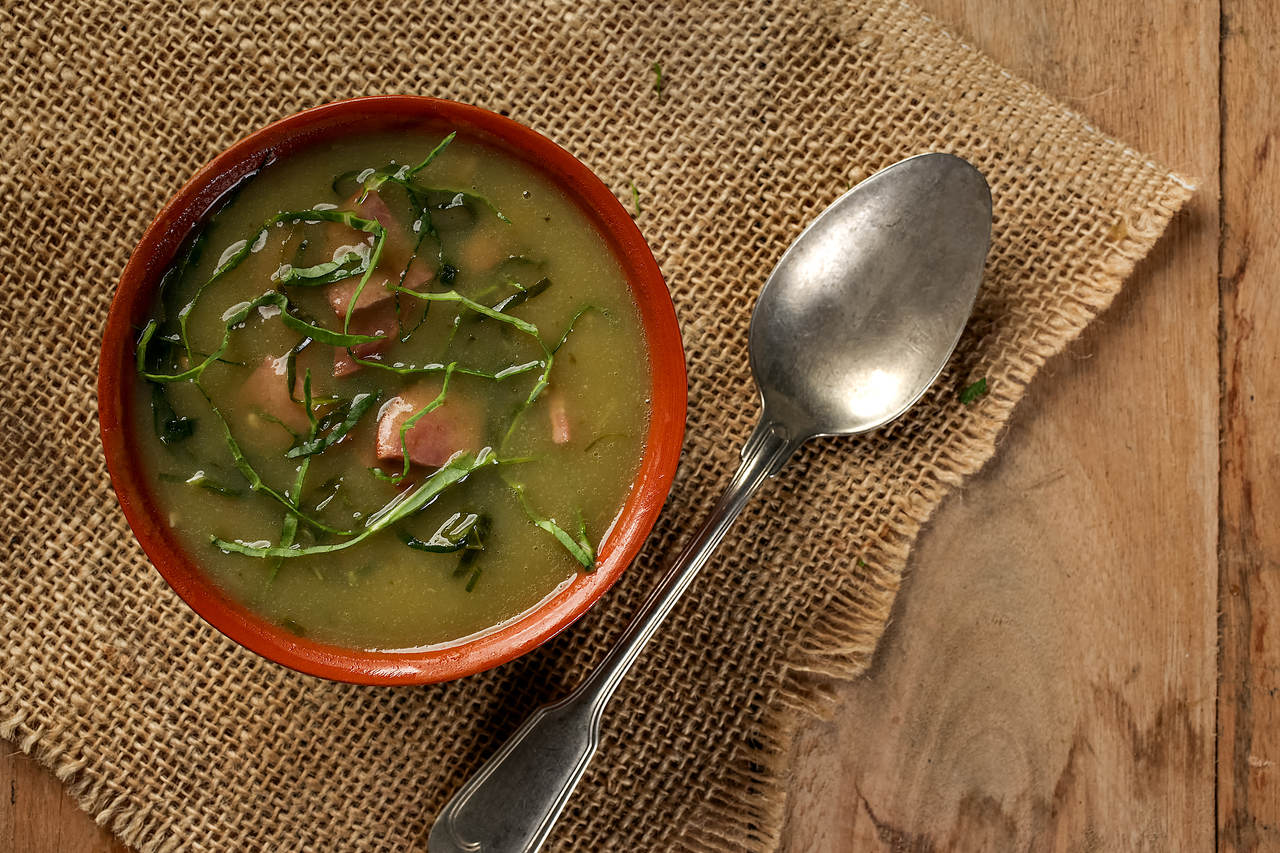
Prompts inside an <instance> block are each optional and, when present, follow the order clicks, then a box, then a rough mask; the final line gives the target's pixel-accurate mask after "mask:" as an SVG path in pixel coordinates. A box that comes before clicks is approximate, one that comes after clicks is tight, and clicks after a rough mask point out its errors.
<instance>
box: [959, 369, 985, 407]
mask: <svg viewBox="0 0 1280 853" xmlns="http://www.w3.org/2000/svg"><path fill="white" fill-rule="evenodd" d="M986 393H987V377H985V376H984V377H982V378H981V379H979V380H978V381H977V382H973V383H971V384H969V385H966V386H965V387H964V389H963V390H962V391H961V392H960V402H961V403H963V404H964V405H966V406H968V405H969V404H971V403H973V402H974V401H976V400H977V399H978V398H979V397H981V396H983V395H984V394H986Z"/></svg>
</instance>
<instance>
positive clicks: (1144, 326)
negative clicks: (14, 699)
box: [0, 0, 1280, 853]
mask: <svg viewBox="0 0 1280 853" xmlns="http://www.w3.org/2000/svg"><path fill="white" fill-rule="evenodd" d="M922 5H923V6H924V7H925V8H926V9H927V10H929V11H930V12H931V13H933V14H934V15H935V16H936V17H937V18H938V19H940V20H942V21H944V22H947V23H949V24H950V25H952V26H953V27H954V28H955V29H956V30H957V31H959V32H960V33H962V34H963V35H964V36H965V37H966V38H967V39H968V40H969V41H970V42H971V43H974V44H976V45H977V46H978V47H979V48H981V49H983V50H985V51H986V52H987V53H989V54H990V55H991V56H993V57H994V58H995V59H996V60H997V61H999V62H1001V63H1002V64H1004V65H1005V66H1006V67H1007V68H1009V69H1010V70H1012V71H1014V72H1016V73H1019V74H1021V75H1023V76H1025V77H1027V78H1028V79H1030V80H1032V81H1034V82H1036V83H1038V84H1039V85H1041V86H1043V87H1044V88H1045V89H1047V90H1048V91H1049V92H1051V93H1052V94H1054V95H1056V96H1057V97H1059V98H1060V99H1062V100H1064V101H1065V102H1066V103H1068V104H1070V105H1072V106H1073V107H1075V108H1077V109H1079V110H1080V111H1081V112H1083V113H1085V114H1086V115H1088V116H1090V117H1092V118H1093V119H1094V121H1095V123H1096V124H1097V125H1098V126H1100V127H1101V128H1102V129H1104V130H1105V131H1107V132H1110V133H1112V134H1115V135H1117V136H1119V137H1120V138H1122V139H1125V140H1126V141H1128V142H1130V143H1132V144H1134V145H1135V146H1136V147H1137V148H1139V149H1140V150H1144V151H1147V152H1149V153H1151V154H1152V155H1154V156H1155V157H1157V158H1159V159H1160V160H1162V161H1163V162H1164V163H1166V164H1168V165H1169V166H1171V167H1173V168H1175V169H1178V170H1179V171H1181V172H1183V173H1184V174H1188V175H1193V176H1196V177H1197V178H1199V179H1200V182H1201V183H1200V186H1201V190H1200V192H1199V194H1198V195H1197V196H1196V198H1195V200H1194V201H1193V202H1192V203H1191V205H1190V208H1189V209H1188V210H1187V211H1186V212H1184V213H1183V214H1182V215H1181V216H1179V217H1178V219H1177V220H1176V221H1175V223H1174V224H1173V226H1172V227H1171V229H1170V231H1169V233H1168V234H1167V235H1166V236H1165V237H1164V239H1163V240H1162V241H1161V243H1160V245H1159V247H1158V248H1157V249H1156V250H1155V252H1154V254H1153V255H1152V256H1151V257H1150V258H1149V259H1148V260H1147V261H1146V262H1144V263H1143V264H1142V265H1141V266H1140V268H1139V269H1138V271H1137V272H1136V273H1135V275H1134V276H1133V278H1132V280H1131V281H1130V282H1129V284H1128V285H1127V286H1126V288H1125V290H1124V292H1123V293H1122V294H1121V295H1120V297H1119V298H1118V299H1117V300H1116V303H1115V305H1114V306H1113V307H1112V308H1111V309H1110V311H1108V312H1107V313H1106V314H1105V315H1104V316H1103V317H1102V318H1101V319H1100V320H1099V321H1098V322H1097V323H1095V324H1094V325H1093V326H1092V327H1091V328H1090V329H1089V330H1088V331H1087V332H1086V333H1085V334H1084V336H1083V337H1082V338H1081V339H1080V340H1079V341H1078V342H1077V343H1076V344H1075V345H1074V346H1072V347H1071V349H1070V351H1069V352H1068V353H1066V354H1065V355H1063V356H1061V357H1059V358H1058V359H1056V360H1054V361H1053V362H1052V363H1050V364H1049V365H1048V366H1047V367H1046V369H1045V370H1044V371H1043V375H1042V377H1041V378H1040V379H1039V380H1038V381H1037V382H1036V384H1035V385H1034V388H1033V390H1032V391H1031V393H1030V395H1029V397H1028V398H1027V400H1026V401H1025V402H1024V403H1023V404H1022V405H1021V406H1020V407H1019V408H1018V410H1017V412H1016V413H1015V415H1014V419H1013V422H1012V424H1011V425H1010V427H1009V429H1008V431H1007V433H1006V435H1005V436H1004V438H1003V440H1002V447H1001V450H1000V453H999V455H998V457H997V458H996V460H995V461H993V462H992V463H991V464H990V465H989V466H988V467H987V469H986V470H985V471H984V472H982V474H980V475H979V476H977V477H975V478H974V479H973V480H972V481H970V483H969V484H968V485H967V486H966V487H965V488H964V489H963V490H962V491H961V492H960V493H959V494H957V495H955V496H953V497H952V498H951V499H949V500H948V501H947V502H946V504H945V505H944V507H943V509H942V510H941V512H939V514H938V516H937V517H936V519H935V520H934V522H933V523H932V525H931V526H930V528H929V529H928V530H927V531H926V532H925V534H924V535H923V536H922V538H921V540H920V542H919V545H918V547H917V549H916V551H915V553H914V556H913V558H912V561H911V566H910V573H909V576H908V580H907V582H906V584H905V586H904V588H903V591H902V595H901V597H900V599H899V602H898V608H897V611H896V613H895V615H894V619H893V624H892V625H891V627H890V630H889V633H888V635H887V636H886V638H885V641H884V642H883V644H882V646H881V648H880V651H879V653H878V654H877V657H876V660H875V663H874V665H873V667H872V670H871V672H870V673H869V674H868V676H867V677H866V678H864V679H862V680H860V681H859V682H857V683H855V684H851V685H847V686H845V687H843V688H841V696H842V700H841V702H840V705H839V708H838V710H837V711H836V713H835V715H834V717H833V718H832V719H831V720H830V721H826V722H819V723H814V724H812V725H809V726H808V727H806V728H805V730H804V731H803V733H802V735H801V737H800V739H799V741H798V743H797V745H796V749H797V762H796V769H795V773H794V777H793V779H792V781H791V790H792V797H791V799H790V802H789V808H788V816H787V825H786V833H785V843H784V848H785V849H786V850H787V851H846V850H874V849H884V850H894V851H899V850H933V849H941V850H945V849H966V850H1014V849H1036V850H1041V849H1061V850H1072V851H1075V850H1081V851H1093V850H1099V851H1111V850H1151V851H1176V850H1206V849H1208V848H1210V847H1211V846H1213V845H1215V843H1216V844H1217V845H1218V846H1220V847H1223V848H1226V849H1232V850H1255V849H1267V848H1269V849H1280V794H1277V791H1276V786H1277V783H1278V782H1280V776H1278V774H1280V766H1278V764H1280V698H1278V696H1277V689H1278V688H1280V642H1277V640H1276V636H1275V631H1274V629H1272V628H1271V626H1270V617H1271V609H1272V605H1273V603H1275V602H1276V601H1277V599H1278V598H1280V572H1277V569H1280V524H1277V520H1278V519H1277V517H1276V516H1277V514H1278V513H1280V465H1277V461H1278V460H1277V456H1280V430H1277V429H1276V428H1275V426H1274V425H1273V421H1274V419H1275V418H1276V417H1277V416H1280V298H1274V297H1273V294H1274V296H1275V297H1280V285H1277V284H1276V283H1274V280H1275V279H1277V278H1280V251H1277V250H1276V249H1275V248H1273V247H1274V245H1275V243H1276V241H1277V234H1276V231H1277V225H1280V150H1277V151H1276V152H1274V154H1273V152H1272V143H1273V141H1275V140H1274V137H1275V135H1276V131H1277V129H1278V128H1280V100H1278V99H1277V98H1276V96H1275V95H1274V94H1273V92H1272V90H1271V85H1272V84H1273V83H1278V82H1280V70H1278V69H1280V48H1277V42H1278V41H1280V4H1277V3H1275V2H1274V0H1222V4H1221V5H1222V8H1221V9H1219V8H1218V6H1217V4H1215V3H1212V2H1209V3H1198V2H1195V0H1157V2H1152V3H1135V2H1125V0H1075V2H1074V3H1071V4H1068V3H1060V2H1049V0H1039V2H1029V0H923V3H922ZM1219 190H1221V191H1219ZM12 753H16V747H12V748H10V749H7V750H0V792H5V793H6V794H7V795H6V796H0V850H21V851H74V853H80V851H102V850H123V849H124V848H122V847H121V846H119V845H118V844H115V843H114V842H113V841H112V839H111V838H110V836H109V834H108V833H106V832H105V831H104V830H102V829H99V828H98V827H96V826H95V825H94V824H93V823H92V821H91V820H90V819H89V818H88V817H87V816H86V815H84V814H83V813H81V812H80V811H79V810H78V809H77V808H76V806H75V805H74V804H73V803H72V802H71V801H70V799H69V798H68V797H67V796H66V794H65V793H64V792H63V790H62V789H61V787H60V785H59V784H58V782H57V781H56V780H55V779H54V778H53V777H52V776H51V775H49V774H48V773H47V772H46V771H44V770H42V769H41V768H39V767H38V766H36V765H35V764H34V763H33V762H31V761H30V760H28V759H26V758H25V757H21V756H18V755H15V754H12Z"/></svg>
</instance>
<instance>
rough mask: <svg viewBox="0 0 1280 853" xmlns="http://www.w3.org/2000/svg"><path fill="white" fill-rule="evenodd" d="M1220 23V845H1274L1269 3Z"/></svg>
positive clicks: (1239, 10) (1276, 55) (1277, 595)
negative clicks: (1221, 24) (1221, 130)
mask: <svg viewBox="0 0 1280 853" xmlns="http://www.w3.org/2000/svg"><path fill="white" fill-rule="evenodd" d="M1223 23H1224V26H1223V29H1222V38H1223V42H1222V57H1223V63H1222V92H1223V106H1224V108H1223V127H1224V130H1225V133H1224V140H1225V141H1224V145H1223V152H1222V155H1223V156H1222V181H1223V205H1222V213H1223V240H1222V276H1221V279H1220V289H1221V296H1222V368H1223V376H1222V423H1221V429H1222V504H1221V509H1222V531H1221V540H1220V545H1221V549H1220V558H1221V561H1222V563H1221V575H1220V577H1221V584H1222V657H1221V664H1222V669H1221V675H1220V679H1219V699H1218V716H1219V721H1220V730H1219V734H1220V739H1219V742H1218V774H1219V775H1218V804H1219V811H1218V821H1219V827H1220V835H1219V840H1220V842H1221V846H1222V848H1223V849H1225V850H1265V849H1270V850H1275V849H1280V792H1277V785H1278V784H1280V767H1278V766H1277V764H1278V763H1280V695H1278V694H1280V638H1278V637H1277V634H1276V625H1275V622H1276V620H1277V618H1278V617H1277V616H1276V613H1277V607H1278V606H1280V573H1278V572H1277V571H1276V570H1277V569H1280V525H1277V523H1276V521H1277V520H1276V509H1277V507H1280V464H1278V463H1280V459H1278V458H1277V457H1278V456H1280V442H1277V439H1276V436H1277V431H1276V422H1277V416H1278V415H1280V375H1277V370H1276V368H1277V366H1280V365H1277V355H1280V344H1278V343H1277V342H1278V341H1280V300H1277V299H1276V295H1277V293H1276V287H1277V281H1280V249H1277V247H1276V232H1277V226H1280V211H1278V210H1277V207H1276V188H1277V187H1280V150H1276V151H1273V150H1272V147H1273V145H1276V143H1277V139H1276V135H1277V132H1278V131H1280V105H1277V104H1276V101H1275V96H1274V94H1273V92H1272V86H1273V85H1274V73H1273V74H1271V75H1265V74H1262V73H1259V72H1260V70H1261V69H1269V70H1272V71H1273V72H1274V69H1276V68H1277V67H1280V64H1278V63H1280V48H1278V47H1277V43H1276V36H1277V34H1278V33H1280V8H1278V7H1277V5H1276V4H1275V3H1274V2H1272V0H1233V2H1229V3H1227V4H1226V6H1225V15H1224V17H1223Z"/></svg>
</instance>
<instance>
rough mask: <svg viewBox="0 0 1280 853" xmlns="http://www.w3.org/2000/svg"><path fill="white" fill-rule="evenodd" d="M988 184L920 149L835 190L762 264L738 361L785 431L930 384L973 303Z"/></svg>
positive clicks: (828, 428)
mask: <svg viewBox="0 0 1280 853" xmlns="http://www.w3.org/2000/svg"><path fill="white" fill-rule="evenodd" d="M990 237H991V192H990V190H989V189H988V188H987V182H986V181H985V180H984V179H983V177H982V174H981V173H979V172H978V170H977V169H975V168H974V167H973V166H971V165H969V163H968V162H966V161H965V160H962V159H960V158H959V157H956V156H954V155H951V154H921V155H918V156H916V157H912V158H910V159H908V160H903V161H901V162H899V163H896V164H894V165H892V166H890V167H889V168H887V169H885V170H883V171H881V172H877V173H876V174H875V175H873V176H872V177H870V178H868V179H867V180H866V181H863V182H862V183H861V184H859V185H858V186H856V187H855V188H853V189H852V190H850V191H849V192H847V193H845V194H844V195H843V196H841V197H840V198H839V199H837V200H836V201H835V203H833V204H832V205H831V206H830V207H828V208H827V209H826V210H825V211H823V212H822V214H821V215H819V216H818V218H817V219H815V220H814V221H813V223H812V224H810V225H809V227H808V228H806V229H805V230H804V232H803V233H802V234H801V235H800V236H799V237H798V238H797V239H796V241H795V242H794V243H793V244H792V245H791V247H790V248H789V249H787V251H786V253H785V254H783V256H782V259H781V260H779V261H778V265H777V266H776V267H774V270H773V273H772V274H770V276H769V280H768V281H767V282H766V283H765V286H764V289H763V290H762V291H761V292H760V297H759V299H758V300H757V301H756V307H755V311H754V312H753V313H752V315H751V333H750V351H751V372H752V374H753V375H754V376H755V380H756V385H757V386H758V387H759V388H760V393H761V396H762V397H763V398H764V407H765V411H766V412H767V417H766V419H767V420H771V421H772V422H773V423H774V424H775V426H777V427H781V428H783V430H784V431H785V432H786V433H787V435H788V437H790V438H798V439H800V440H804V439H807V438H811V437H813V436H818V435H849V434H853V433H860V432H866V431H867V430H872V429H875V428H876V427H880V426H883V425H884V424H886V423H888V422H889V421H891V420H893V419H894V418H896V417H898V416H899V415H901V414H902V413H903V412H905V411H906V410H907V409H908V408H910V407H911V405H912V404H913V403H915V401H916V400H918V399H919V398H920V395H922V394H923V393H924V392H925V390H926V389H928V388H929V386H930V385H932V384H933V381H934V379H936V378H937V376H938V373H940V372H941V371H942V368H943V367H944V366H945V365H946V362H947V358H948V356H950V354H951V352H952V350H954V349H955V346H956V343H957V342H958V341H959V340H960V335H961V333H962V332H963V331H964V327H965V323H966V321H967V320H968V318H969V314H970V312H971V311H972V310H973V302H974V299H975V298H976V297H977V295H978V285H979V283H980V282H981V280H982V265H983V260H984V259H985V257H986V254H987V245H988V242H989V241H990Z"/></svg>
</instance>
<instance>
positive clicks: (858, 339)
mask: <svg viewBox="0 0 1280 853" xmlns="http://www.w3.org/2000/svg"><path fill="white" fill-rule="evenodd" d="M990 233H991V192H990V190H989V189H988V188H987V183H986V181H985V180H984V179H983V177H982V175H981V174H979V172H978V171H977V170H976V169H974V168H973V167H972V166H970V165H969V164H968V163H966V162H965V161H964V160H961V159H960V158H959V157H954V156H952V155H950V154H922V155H920V156H918V157H912V158H911V159H909V160H904V161H902V162H901V163H897V164H895V165H893V166H890V167H889V168H887V169H885V170H884V171H882V172H878V173H877V174H875V175H873V176H872V177H870V178H868V179H867V180H866V181H863V182H862V183H861V184H859V185H858V186H856V187H854V188H853V189H852V190H850V191H849V192H848V193H846V194H845V195H844V196H842V197H841V198H840V199H839V200H838V201H836V202H835V203H834V204H833V205H831V207H829V208H827V210H825V211H824V212H823V213H822V214H821V215H820V216H819V217H818V218H817V219H816V220H815V221H814V222H813V224H812V225H810V226H809V227H808V228H807V229H806V230H805V231H804V232H803V233H802V234H801V235H800V236H799V237H798V238H797V239H796V241H795V243H793V244H792V246H791V248H790V249H788V250H787V252H786V253H785V254H784V255H783V256H782V260H781V261H779V262H778V266H777V268H775V269H774V271H773V273H772V274H771V275H770V276H769V280H768V282H767V283H766V284H765V286H764V289H763V291H762V292H761V294H760V298H759V300H758V301H757V303H756V308H755V312H754V313H753V314H752V317H751V332H750V344H751V347H750V349H751V371H752V373H753V374H754V376H755V378H756V384H757V385H758V386H759V388H760V393H761V397H762V399H763V411H762V412H761V415H760V421H759V423H757V424H756V428H755V430H754V431H753V432H752V434H751V436H750V438H748V439H747V443H746V445H745V446H744V447H743V449H742V463H741V464H740V465H739V466H738V470H737V472H736V473H735V474H734V475H733V479H732V480H730V481H729V485H728V487H727V488H726V489H725V492H724V495H723V496H721V498H720V500H719V502H718V503H717V504H716V506H715V508H714V509H713V510H712V511H711V515H710V517H709V518H708V519H707V520H706V521H705V522H703V524H702V526H701V527H700V528H699V529H698V531H697V532H696V533H695V534H694V535H693V538H692V539H691V540H690V541H689V543H688V544H687V545H686V546H685V547H684V550H683V551H681V553H680V556H679V557H677V558H676V561H675V563H674V564H673V565H672V566H671V568H670V569H669V570H668V571H667V573H666V575H665V576H664V577H663V579H662V580H661V581H660V582H659V584H658V587H657V588H656V589H655V590H654V591H653V593H652V594H651V595H650V596H649V598H648V599H646V600H645V603H644V604H643V605H641V606H640V610H639V611H638V612H637V613H636V615H635V617H634V618H633V619H632V621H631V623H630V624H629V625H628V626H627V629H626V631H624V632H623V634H622V637H621V638H620V639H619V640H618V643H617V645H615V646H614V647H613V648H612V649H611V650H610V651H609V654H608V655H607V656H606V657H605V659H604V660H603V661H602V662H601V663H600V665H599V666H598V667H596V669H595V670H593V671H592V672H591V674H590V675H588V676H587V677H586V678H585V679H584V680H583V682H582V683H581V684H579V685H578V687H577V688H576V689H575V690H574V691H573V692H572V693H570V694H569V695H568V696H566V697H565V698H563V699H561V700H560V701H558V702H555V703H554V704H551V705H545V706H543V707H542V708H539V709H538V710H537V711H535V712H534V713H533V715H532V716H531V717H530V718H529V719H528V720H527V721H525V723H524V725H522V726H521V727H520V728H519V729H518V730H517V731H516V733H515V734H514V735H512V736H511V738H510V739H509V740H508V741H507V742H506V743H505V744H504V745H503V746H502V748H501V749H500V750H498V752H497V753H496V754H495V755H494V756H493V757H492V758H490V759H489V760H488V762H486V763H485V765H484V766H483V767H481V768H480V770H479V771H478V772H477V773H476V775H475V776H472V777H471V779H470V780H468V781H467V783H466V784H465V785H463V786H462V788H461V789H460V790H459V791H458V793H456V794H455V795H454V796H453V799H452V800H450V801H449V802H448V804H446V805H445V807H444V810H443V811H442V812H441V813H440V815H439V817H438V818H437V819H436V822H435V824H434V825H433V826H432V827H431V836H430V838H429V839H428V847H429V849H430V850H431V851H432V853H464V851H466V853H477V851H482V852H483V853H533V851H536V850H537V849H538V848H539V847H541V846H542V842H543V841H544V840H545V839H546V837H547V835H548V834H549V833H550V832H551V827H552V826H553V825H554V824H555V821H556V818H557V817H559V815H560V813H561V812H562V811H563V810H564V807H565V805H566V804H567V803H568V801H569V796H570V795H571V794H572V793H573V789H574V787H575V786H576V785H577V784H578V780H579V779H581V778H582V774H583V771H585V770H586V767H587V763H588V762H589V761H590V760H591V756H592V755H593V754H594V753H595V750H596V746H597V745H598V744H599V742H600V719H601V717H602V715H603V714H604V708H605V705H606V704H607V703H608V701H609V699H610V698H611V697H612V696H613V694H614V692H615V691H616V690H617V688H618V685H619V684H621V682H622V679H623V678H624V677H625V676H626V674H627V672H628V670H630V668H631V665H632V664H633V663H635V660H636V658H637V657H639V655H640V652H641V650H642V649H643V648H644V646H645V644H646V643H648V641H649V640H650V638H652V637H653V635H654V633H656V632H657V630H658V626H659V625H660V624H661V623H662V620H663V619H664V618H666V616H667V614H668V613H670V612H671V608H672V607H674V606H675V603H676V601H677V600H679V598H680V596H681V594H682V593H683V592H684V591H685V590H686V589H688V587H689V585H690V584H691V583H692V582H693V579H694V578H695V577H696V576H697V574H698V572H699V571H700V570H701V569H702V567H703V566H704V565H706V563H707V560H708V558H709V557H710V556H711V554H712V552H713V551H715V549H716V546H717V545H719V544H720V542H721V541H722V540H723V539H724V537H725V535H726V534H727V533H728V531H729V528H730V527H731V526H732V524H733V522H734V519H736V518H737V517H738V514H739V513H740V512H741V511H742V508H743V507H744V506H746V504H747V501H749V500H750V498H751V496H752V495H753V494H754V493H755V491H756V489H758V488H759V487H760V485H761V484H762V483H763V482H764V481H765V480H766V479H768V478H769V477H771V476H772V475H773V474H775V473H777V471H778V470H779V469H780V468H781V467H782V466H783V464H784V463H785V462H786V461H787V459H788V458H790V456H791V454H792V453H793V452H795V450H796V448H798V447H799V446H800V445H801V444H803V443H804V442H805V441H806V440H808V439H809V438H813V437H815V436H819V435H837V434H839V435H848V434H853V433H860V432H865V431H867V430H870V429H875V428H876V427H878V426H881V425H883V424H886V423H888V422H889V421H891V420H893V419H894V418H896V417H898V415H900V414H902V413H903V412H905V411H906V410H907V409H908V408H909V407H910V406H911V404H912V403H914V402H915V401H916V400H918V399H919V398H920V395H921V394H923V393H924V392H925V390H926V389H927V388H928V387H929V386H930V385H931V384H932V383H933V381H934V379H936V378H937V376H938V374H939V373H940V372H942V368H943V367H944V366H946V363H947V359H948V358H950V356H951V352H952V350H954V349H955V345H956V342H957V341H958V340H959V339H960V334H961V332H963V331H964V327H965V324H966V322H967V321H968V319H969V313H970V312H971V311H972V310H973V302H974V299H975V298H976V296H977V292H978V285H979V283H980V282H981V279H982V266H983V262H984V260H985V258H986V254H987V244H988V241H989V239H990ZM675 675H678V674H675Z"/></svg>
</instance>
